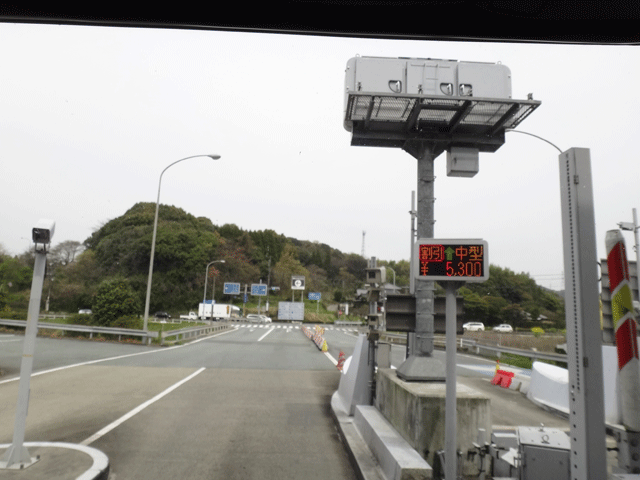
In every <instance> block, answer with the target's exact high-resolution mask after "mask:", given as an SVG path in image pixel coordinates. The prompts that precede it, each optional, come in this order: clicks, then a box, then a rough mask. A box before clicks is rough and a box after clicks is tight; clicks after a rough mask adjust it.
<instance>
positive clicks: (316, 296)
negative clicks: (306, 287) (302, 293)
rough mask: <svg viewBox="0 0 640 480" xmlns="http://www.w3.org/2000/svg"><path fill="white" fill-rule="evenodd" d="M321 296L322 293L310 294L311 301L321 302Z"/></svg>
mask: <svg viewBox="0 0 640 480" xmlns="http://www.w3.org/2000/svg"><path fill="white" fill-rule="evenodd" d="M321 296H322V294H321V293H320V292H309V300H320V298H321Z"/></svg>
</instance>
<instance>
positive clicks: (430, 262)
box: [414, 238, 489, 282]
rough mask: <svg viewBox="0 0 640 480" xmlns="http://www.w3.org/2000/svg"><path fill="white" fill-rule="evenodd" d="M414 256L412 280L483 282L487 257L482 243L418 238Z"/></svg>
mask: <svg viewBox="0 0 640 480" xmlns="http://www.w3.org/2000/svg"><path fill="white" fill-rule="evenodd" d="M415 248H416V251H415V256H414V259H415V260H414V261H415V264H414V266H415V268H414V272H415V275H416V278H419V279H423V280H433V281H434V282H439V281H460V282H484V281H486V280H487V279H488V278H489V257H488V249H487V242H485V241H484V240H457V239H446V240H442V239H432V238H423V239H419V240H418V241H417V243H416V247H415Z"/></svg>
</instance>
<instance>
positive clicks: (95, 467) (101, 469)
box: [0, 442, 109, 480]
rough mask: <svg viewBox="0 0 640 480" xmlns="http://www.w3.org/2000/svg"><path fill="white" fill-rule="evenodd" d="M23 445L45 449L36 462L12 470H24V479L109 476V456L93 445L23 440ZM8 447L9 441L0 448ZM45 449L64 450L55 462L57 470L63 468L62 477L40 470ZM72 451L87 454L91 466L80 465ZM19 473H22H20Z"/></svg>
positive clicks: (97, 478) (82, 479) (99, 479)
mask: <svg viewBox="0 0 640 480" xmlns="http://www.w3.org/2000/svg"><path fill="white" fill-rule="evenodd" d="M24 446H25V447H27V448H32V449H35V448H41V449H45V452H43V453H44V455H43V454H41V455H40V457H41V458H40V460H39V461H38V462H36V463H34V464H33V465H31V466H29V467H27V468H26V469H24V470H14V471H16V472H25V476H24V478H25V479H26V478H30V479H40V478H42V479H45V478H46V479H55V478H74V479H75V480H107V479H108V478H109V458H108V457H107V456H106V455H105V454H104V453H102V452H101V451H100V450H97V449H95V448H93V447H87V446H85V445H78V444H75V443H65V442H25V443H24ZM9 447H11V444H10V443H8V444H1V445H0V450H7V449H8V448H9ZM46 449H51V450H53V449H63V450H66V451H65V452H64V453H63V454H62V455H61V457H60V458H58V459H57V463H56V469H57V470H61V471H62V470H64V476H63V477H55V476H54V475H53V474H52V473H51V472H50V471H42V470H43V469H44V468H45V466H44V465H45V459H46V457H47V450H46ZM51 450H50V451H51ZM74 452H80V453H84V454H86V455H88V456H89V457H90V458H91V461H92V465H91V467H89V468H88V469H87V468H86V467H83V466H81V465H80V462H78V461H77V460H76V458H74ZM41 462H42V463H41ZM26 472H28V473H26ZM19 475H22V474H21V473H20V474H19Z"/></svg>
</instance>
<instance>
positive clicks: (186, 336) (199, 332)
mask: <svg viewBox="0 0 640 480" xmlns="http://www.w3.org/2000/svg"><path fill="white" fill-rule="evenodd" d="M230 328H233V327H231V326H230V325H226V324H224V325H209V326H205V327H187V328H181V329H180V330H169V331H167V332H160V345H164V340H165V338H169V337H176V339H175V340H174V341H175V342H179V341H182V340H190V339H194V338H198V337H201V336H203V335H209V334H211V333H214V332H217V331H220V330H228V329H230ZM154 333H158V332H154Z"/></svg>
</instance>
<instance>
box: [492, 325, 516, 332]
mask: <svg viewBox="0 0 640 480" xmlns="http://www.w3.org/2000/svg"><path fill="white" fill-rule="evenodd" d="M493 331H494V332H502V333H511V332H513V327H512V326H511V325H509V324H508V323H502V324H500V325H498V326H497V327H493Z"/></svg>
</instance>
